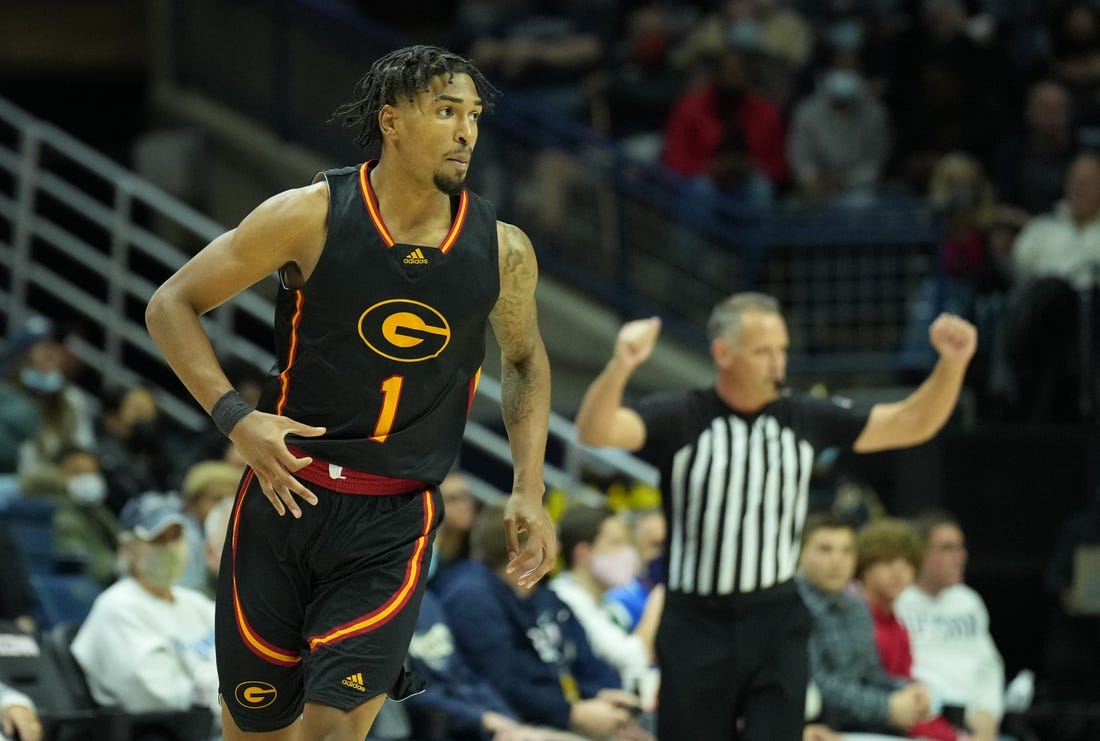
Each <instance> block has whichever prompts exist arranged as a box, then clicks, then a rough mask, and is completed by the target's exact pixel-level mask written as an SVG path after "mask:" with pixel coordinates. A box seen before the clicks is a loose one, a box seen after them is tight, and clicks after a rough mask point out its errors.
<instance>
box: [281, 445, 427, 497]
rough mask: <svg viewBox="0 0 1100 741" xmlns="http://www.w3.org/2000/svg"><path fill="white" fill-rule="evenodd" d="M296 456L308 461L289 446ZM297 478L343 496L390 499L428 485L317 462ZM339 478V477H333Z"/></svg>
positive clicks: (288, 448)
mask: <svg viewBox="0 0 1100 741" xmlns="http://www.w3.org/2000/svg"><path fill="white" fill-rule="evenodd" d="M286 447H287V450H289V451H290V452H291V454H292V455H295V456H297V457H298V458H308V457H310V455H309V453H306V452H305V451H303V450H301V449H300V448H296V447H295V446H293V445H288V446H286ZM293 474H294V475H295V476H297V477H298V478H300V479H303V480H305V481H308V482H309V483H311V484H317V485H318V486H323V487H325V488H326V489H332V490H333V491H338V492H340V493H341V494H365V495H386V494H405V493H408V492H411V491H416V490H417V489H423V488H424V486H425V483H424V482H423V481H416V480H415V479H395V478H390V477H389V476H379V475H378V474H374V473H365V472H363V471H353V470H352V469H350V468H343V467H341V466H335V465H332V464H330V463H329V462H328V461H322V460H318V459H317V458H314V459H313V462H312V463H310V464H309V465H308V466H306V467H305V468H299V469H298V470H297V471H293ZM333 474H335V476H334V475H333Z"/></svg>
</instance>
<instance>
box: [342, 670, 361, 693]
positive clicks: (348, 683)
mask: <svg viewBox="0 0 1100 741" xmlns="http://www.w3.org/2000/svg"><path fill="white" fill-rule="evenodd" d="M340 684H342V685H344V686H345V687H351V688H352V689H353V690H359V691H360V692H366V691H367V688H366V687H364V686H363V672H357V673H355V674H352V675H351V676H350V677H344V678H343V679H341V680H340Z"/></svg>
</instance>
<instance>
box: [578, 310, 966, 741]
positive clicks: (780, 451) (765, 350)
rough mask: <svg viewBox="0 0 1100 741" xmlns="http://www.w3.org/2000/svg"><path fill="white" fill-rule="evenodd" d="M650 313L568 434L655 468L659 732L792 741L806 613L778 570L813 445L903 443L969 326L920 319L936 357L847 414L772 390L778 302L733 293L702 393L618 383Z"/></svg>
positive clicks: (797, 519) (683, 738) (779, 369)
mask: <svg viewBox="0 0 1100 741" xmlns="http://www.w3.org/2000/svg"><path fill="white" fill-rule="evenodd" d="M660 331H661V324H660V320H659V319H657V318H655V317H654V318H650V319H641V320H637V321H633V322H628V323H627V324H625V325H623V327H622V329H620V330H619V334H618V337H617V339H616V341H615V348H614V353H613V355H612V357H611V360H610V361H609V362H608V364H607V367H605V368H604V370H603V372H602V373H600V375H599V376H598V377H597V378H596V380H595V381H593V383H592V385H591V386H590V387H589V388H588V390H587V392H586V393H585V396H584V399H583V400H582V402H581V406H580V410H579V411H578V412H577V420H576V423H577V430H578V433H579V435H580V439H581V440H582V441H583V442H585V443H587V444H589V445H599V446H614V447H618V448H624V449H626V450H629V451H634V452H638V453H639V455H640V456H641V457H642V458H644V459H646V460H648V461H649V462H651V463H653V464H654V465H655V466H657V468H658V469H659V470H660V472H661V491H662V498H663V506H664V510H665V516H666V517H667V519H668V543H667V547H666V549H665V568H666V574H667V581H668V594H667V597H666V602H665V611H664V615H663V616H662V620H661V627H660V629H659V630H658V634H657V658H658V663H659V665H660V668H661V702H660V708H659V711H658V713H657V722H658V737H659V738H660V739H661V741H731V740H732V741H797V740H798V739H801V738H802V725H803V714H804V713H803V710H804V706H805V697H806V685H807V681H808V658H807V640H808V637H809V633H810V617H809V613H808V612H807V611H806V608H805V607H804V606H803V604H802V601H801V599H800V598H799V596H798V592H797V590H796V588H795V586H794V582H793V581H792V580H791V577H793V576H794V572H795V566H796V563H797V561H798V547H799V539H800V536H801V532H802V523H803V521H804V519H805V516H806V502H807V496H808V488H809V479H810V469H811V467H812V465H813V462H814V457H815V453H816V451H818V450H821V449H822V448H826V447H832V446H842V445H843V446H848V447H851V448H853V449H854V450H856V451H857V452H864V453H869V452H874V451H879V450H887V449H891V448H903V447H908V446H912V445H917V444H919V443H922V442H925V441H927V440H928V439H930V438H931V437H932V436H933V435H935V434H936V432H937V431H939V429H940V428H941V427H942V426H943V425H944V423H945V422H946V421H947V419H948V417H949V416H950V415H951V412H952V410H953V409H954V407H955V402H956V401H957V400H958V396H959V390H960V389H961V388H962V383H963V376H964V374H965V372H966V367H967V365H968V363H969V362H970V359H971V357H973V355H974V350H975V349H976V347H977V331H976V330H975V328H974V326H973V325H972V324H970V323H969V322H967V321H966V320H964V319H961V318H959V317H957V316H952V315H948V314H944V315H941V316H940V317H938V318H937V319H936V320H935V321H934V322H933V323H932V325H931V327H930V328H929V339H930V340H931V343H932V346H933V347H934V348H935V349H936V351H937V352H938V353H939V361H938V362H937V364H936V367H935V368H934V369H933V371H932V373H931V374H930V375H929V377H928V378H927V379H926V380H925V381H924V383H923V384H921V386H920V387H919V388H918V389H916V390H915V391H914V392H913V393H911V394H910V395H909V396H908V397H906V398H905V399H903V400H902V401H899V402H894V403H889V404H876V405H874V406H873V407H871V408H870V409H869V410H868V409H858V408H855V407H853V406H852V404H851V403H850V402H849V401H847V400H845V399H839V398H833V399H819V398H815V397H812V396H809V395H806V394H796V393H791V392H789V391H785V390H783V389H782V384H783V380H784V377H785V375H786V369H787V348H788V345H789V340H788V334H787V325H786V322H785V321H784V319H783V316H782V314H781V313H780V309H779V304H778V302H777V301H776V300H775V299H774V298H772V297H771V296H768V295H765V294H761V293H739V294H735V295H733V296H731V297H729V298H727V299H726V300H724V301H722V302H721V303H720V304H718V305H717V306H716V307H715V308H714V310H713V312H712V313H711V316H710V320H709V322H708V323H707V332H708V335H709V337H710V341H711V345H710V350H711V355H712V357H713V358H714V363H715V365H716V366H717V369H718V370H717V378H716V380H715V383H714V386H713V388H708V389H700V390H693V391H681V392H666V393H657V394H653V395H650V396H647V397H645V398H643V399H642V400H641V401H640V402H639V403H638V404H636V405H634V406H632V407H626V406H623V391H624V389H625V387H626V384H627V382H628V381H629V380H630V377H631V375H632V373H633V372H634V369H635V368H637V367H638V366H639V365H641V363H643V362H644V361H645V360H646V359H647V358H648V357H649V355H650V353H651V352H652V351H653V347H654V345H655V344H656V342H657V336H658V334H659V333H660Z"/></svg>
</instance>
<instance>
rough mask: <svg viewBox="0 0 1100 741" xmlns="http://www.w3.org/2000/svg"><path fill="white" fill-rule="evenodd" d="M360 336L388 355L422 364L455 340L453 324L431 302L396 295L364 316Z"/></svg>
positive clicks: (403, 360)
mask: <svg viewBox="0 0 1100 741" xmlns="http://www.w3.org/2000/svg"><path fill="white" fill-rule="evenodd" d="M359 336H360V337H362V338H363V342H365V343H367V347H369V348H370V349H371V350H374V351H375V352H376V353H378V354H379V355H381V356H382V357H384V358H389V359H390V360H397V361H399V362H401V363H418V362H420V361H421V360H428V359H429V358H434V357H436V356H437V355H439V353H441V352H443V348H445V347H446V346H447V344H448V343H449V342H450V341H451V325H450V324H448V323H447V320H446V319H445V318H444V316H443V315H442V314H440V313H439V312H438V311H436V310H435V309H433V308H432V307H431V306H428V305H427V304H423V303H420V302H419V301H413V300H411V299H404V298H393V299H389V300H387V301H379V302H378V303H377V304H375V305H374V306H372V307H370V308H369V309H367V310H366V311H364V312H363V313H362V314H361V315H360V317H359Z"/></svg>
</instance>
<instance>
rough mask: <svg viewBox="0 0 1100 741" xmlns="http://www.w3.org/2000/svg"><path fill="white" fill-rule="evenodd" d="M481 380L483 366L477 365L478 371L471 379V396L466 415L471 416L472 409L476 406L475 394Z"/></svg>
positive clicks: (467, 402)
mask: <svg viewBox="0 0 1100 741" xmlns="http://www.w3.org/2000/svg"><path fill="white" fill-rule="evenodd" d="M480 380H481V366H480V365H479V366H478V367H477V373H475V374H474V377H473V378H471V379H470V398H469V399H468V400H467V401H466V416H467V417H469V416H470V410H471V409H473V408H474V395H475V394H476V393H477V384H478V382H479V381H480Z"/></svg>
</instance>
